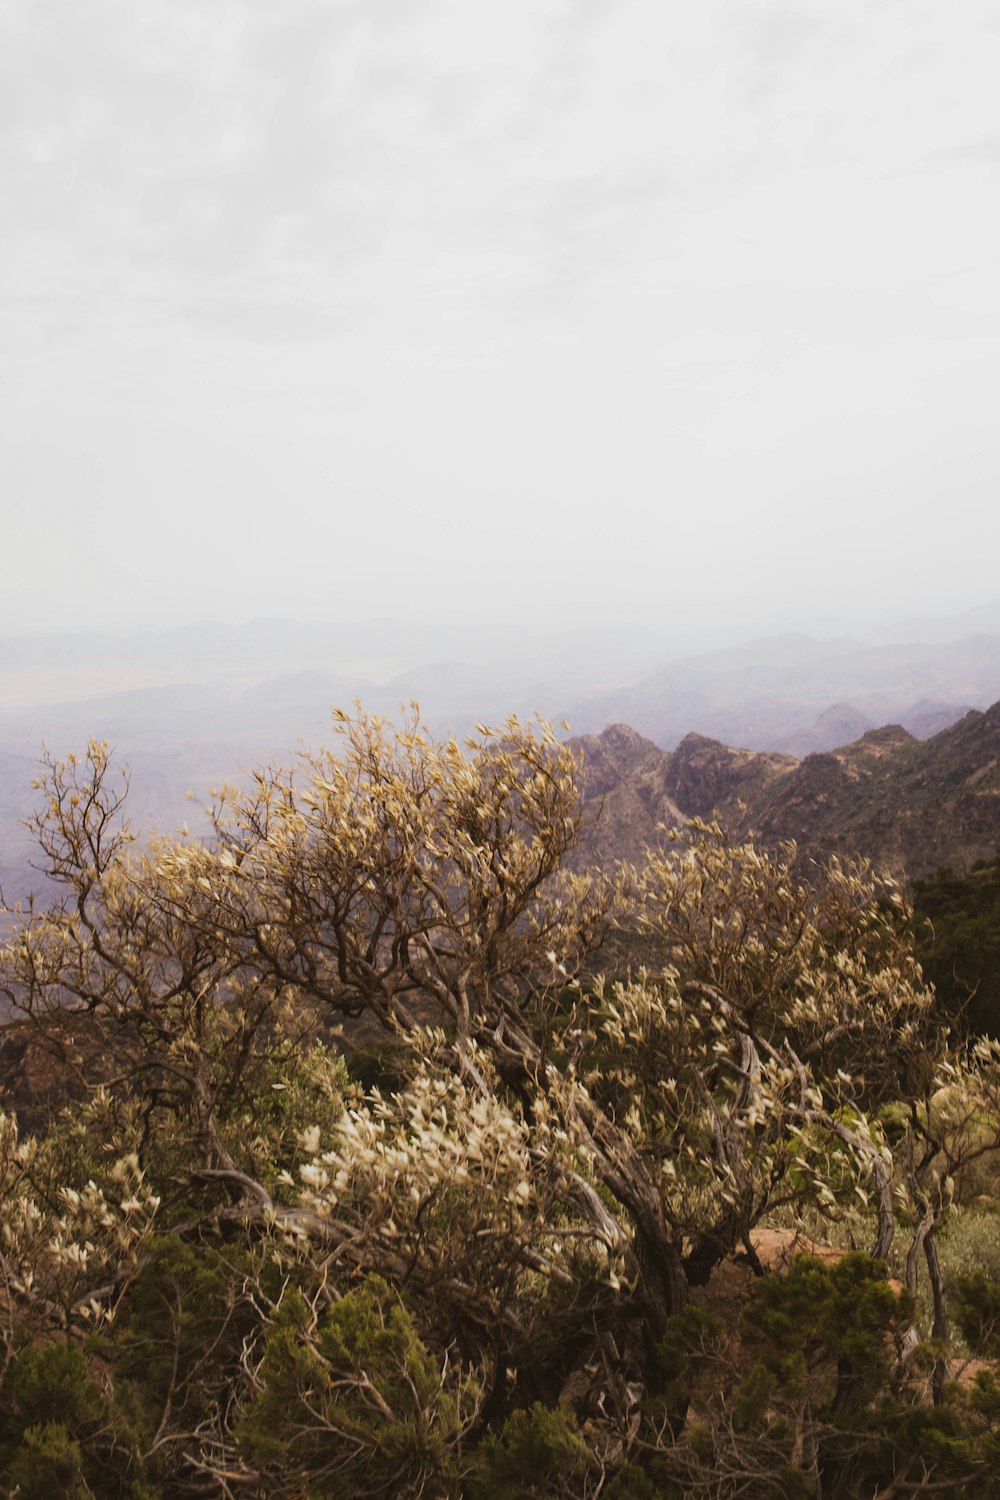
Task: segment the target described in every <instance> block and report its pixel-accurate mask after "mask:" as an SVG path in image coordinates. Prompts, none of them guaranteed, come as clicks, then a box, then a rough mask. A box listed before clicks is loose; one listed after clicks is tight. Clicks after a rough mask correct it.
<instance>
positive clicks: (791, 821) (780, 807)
mask: <svg viewBox="0 0 1000 1500" xmlns="http://www.w3.org/2000/svg"><path fill="white" fill-rule="evenodd" d="M574 743H575V744H576V745H577V746H578V747H579V748H580V749H582V750H583V752H584V756H585V762H584V764H585V767H586V770H585V776H586V782H585V786H586V792H587V797H588V799H589V801H590V802H591V803H592V805H593V809H594V815H593V818H592V821H591V823H590V826H589V828H588V830H587V834H586V838H585V844H584V849H583V850H582V851H581V862H584V863H585V862H587V861H589V860H591V859H593V860H596V861H597V862H599V863H605V862H608V861H609V860H610V859H612V858H613V857H624V858H629V859H632V860H635V859H639V858H641V855H642V851H643V850H644V849H645V848H646V847H649V846H655V845H657V844H658V843H659V842H661V841H662V839H663V837H664V834H665V833H668V832H669V830H671V829H676V828H680V827H682V826H683V825H684V824H685V823H686V822H687V821H688V820H689V819H690V818H692V817H699V818H705V819H707V818H712V817H718V819H719V821H720V822H721V823H722V825H723V826H724V827H725V828H726V829H727V831H729V832H730V833H731V834H732V835H734V836H737V837H739V836H744V835H749V834H753V835H754V836H755V837H756V838H758V839H759V840H761V841H762V842H764V843H766V844H774V843H777V842H779V841H782V840H789V839H791V840H794V841H795V842H796V843H798V844H799V845H800V847H802V848H803V849H804V850H807V851H808V852H809V853H810V854H811V855H816V856H823V855H827V854H832V853H845V854H860V855H865V856H867V857H869V858H870V859H872V860H873V861H874V862H875V863H876V864H878V865H879V866H880V867H882V868H885V869H887V870H890V871H892V872H893V873H895V874H896V875H898V876H900V877H911V878H915V877H919V876H922V875H925V874H927V873H929V872H930V871H932V870H934V869H936V868H938V867H939V866H941V865H950V866H952V867H953V868H958V869H964V868H967V867H968V866H969V865H970V864H972V863H973V862H974V861H976V860H982V859H990V858H993V857H995V856H996V854H997V852H998V851H1000V702H998V703H995V704H994V705H993V706H992V707H991V708H989V709H988V710H987V711H986V712H979V711H978V710H971V711H970V712H969V713H967V714H965V715H963V717H962V718H961V719H960V720H959V721H958V722H957V723H955V724H952V725H950V726H949V727H948V728H946V729H943V730H941V731H939V732H938V733H937V734H935V735H932V736H931V737H930V738H929V739H926V740H918V739H917V738H916V737H915V736H914V735H913V734H911V733H910V732H909V731H908V730H907V729H905V728H904V727H903V726H902V725H900V724H889V725H886V726H883V727H882V728H879V729H869V730H866V731H865V732H864V733H863V734H862V735H861V736H860V737H859V738H858V739H856V740H854V741H852V742H851V743H849V744H846V745H842V746H840V747H839V748H836V749H834V750H831V751H823V752H814V753H812V754H809V755H806V756H805V757H803V758H802V759H798V758H796V757H794V756H792V755H787V754H780V753H774V752H768V751H753V750H746V749H734V748H732V747H730V746H728V745H725V744H723V743H721V742H720V741H719V740H715V739H712V738H709V737H708V736H705V735H702V734H688V735H685V737H684V738H683V739H682V740H681V742H680V744H679V745H677V747H676V748H675V749H674V750H672V751H664V750H661V749H660V748H659V747H658V746H657V745H655V744H654V743H653V742H652V741H651V740H649V739H647V738H645V737H644V736H642V735H640V734H639V733H638V732H637V731H636V730H634V729H632V728H630V727H629V726H628V725H625V724H614V725H611V726H609V727H608V728H606V729H605V730H604V731H603V732H602V733H600V734H597V735H584V736H580V737H578V738H577V739H576V740H575V742H574Z"/></svg>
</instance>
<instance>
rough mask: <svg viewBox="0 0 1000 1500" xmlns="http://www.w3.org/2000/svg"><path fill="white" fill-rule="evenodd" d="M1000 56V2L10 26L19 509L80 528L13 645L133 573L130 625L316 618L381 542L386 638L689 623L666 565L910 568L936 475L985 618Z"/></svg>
mask: <svg viewBox="0 0 1000 1500" xmlns="http://www.w3.org/2000/svg"><path fill="white" fill-rule="evenodd" d="M998 63H1000V30H998V17H997V15H996V13H995V12H994V8H993V7H992V6H991V5H988V4H986V3H985V0H970V3H968V4H966V5H963V6H962V7H959V8H951V9H949V10H947V11H945V10H944V9H943V8H942V7H940V6H937V5H933V4H930V3H926V4H923V3H909V0H908V3H906V4H903V3H901V0H880V3H878V4H871V3H870V0H846V3H844V4H842V5H839V6H837V7H833V8H831V7H830V6H828V5H825V4H824V5H821V4H819V3H818V0H803V3H801V4H798V3H797V4H795V5H794V6H793V5H788V4H785V5H784V6H781V5H773V6H772V5H766V4H747V3H743V0H704V3H700V4H698V5H696V6H679V5H678V6H665V5H662V4H660V3H658V0H626V3H621V0H616V3H608V0H588V3H581V0H573V3H569V0H508V3H507V4H504V5H502V6H499V5H492V6H490V5H474V4H468V3H467V0H405V3H404V0H392V3H389V0H380V4H379V5H378V6H377V7H371V6H366V5H363V4H361V3H360V0H353V3H345V0H329V3H328V0H283V3H282V4H281V5H280V6H275V5H272V4H270V3H265V0H218V3H213V4H212V5H210V6H206V5H204V4H195V3H194V0H169V3H168V0H159V3H156V0H73V3H59V0H42V3H38V0H11V3H10V4H9V5H7V6H6V7H5V8H4V11H3V16H2V18H0V176H2V183H0V187H2V191H3V194H4V202H5V210H6V211H5V228H4V232H3V237H2V241H0V322H2V338H0V383H2V386H3V389H4V392H5V400H6V405H7V410H8V413H9V417H10V421H9V423H8V427H7V430H8V432H9V433H10V434H12V435H13V438H12V442H13V445H12V446H11V445H9V446H8V447H7V448H5V449H0V482H2V483H3V487H4V494H5V496H6V497H8V499H7V504H8V506H9V508H10V509H11V510H12V511H15V512H16V513H17V514H18V515H19V517H20V524H21V525H22V528H24V527H26V528H28V531H29V533H30V528H31V527H32V526H33V525H37V527H38V535H39V546H43V545H44V538H45V537H46V536H47V535H50V534H53V533H58V534H60V535H63V534H67V535H72V536H73V537H74V538H75V539H76V540H75V542H74V549H73V552H72V557H71V558H69V559H68V558H67V556H66V553H65V549H63V551H62V552H61V553H58V555H57V554H56V552H53V558H52V562H51V576H52V582H53V587H52V588H51V589H50V590H49V591H48V597H47V598H45V599H44V600H42V599H41V598H40V597H39V592H38V588H37V578H33V577H31V576H30V570H25V571H22V573H21V574H20V575H19V579H18V578H15V579H12V580H10V582H9V587H8V589H7V593H6V598H5V605H4V610H5V617H4V628H5V629H8V630H9V629H12V628H16V626H17V623H18V620H19V619H27V618H28V617H29V615H32V614H33V613H37V612H38V611H48V612H49V614H50V615H51V617H52V620H53V623H62V622H63V620H62V617H61V616H60V611H63V612H64V614H65V615H66V616H67V617H68V616H69V615H71V614H72V612H73V609H74V608H75V606H74V605H73V604H72V600H73V597H74V585H73V577H72V573H73V568H74V567H75V568H76V569H77V570H79V568H80V567H81V566H82V565H84V563H85V564H86V566H88V567H97V566H99V565H100V564H101V561H102V559H105V558H107V557H109V556H112V555H113V557H114V559H115V568H116V577H117V579H118V580H119V581H118V582H117V583H116V585H115V588H114V589H109V590H108V591H105V592H103V593H99V594H98V595H97V596H96V598H97V600H98V605H97V606H95V607H100V608H101V609H103V610H105V611H106V612H108V613H111V612H113V611H114V609H115V608H121V609H127V610H129V611H131V612H134V614H135V615H136V616H137V617H139V616H144V615H145V616H149V617H150V618H152V617H158V618H164V617H166V616H167V615H169V614H171V613H175V612H180V613H181V614H187V613H191V612H194V613H198V614H204V613H206V612H211V610H212V609H216V610H218V611H219V612H223V613H226V612H229V613H232V612H237V613H239V612H243V613H246V612H248V611H247V610H245V609H244V607H243V601H245V600H246V599H247V598H250V597H252V596H253V595H254V593H255V591H256V592H260V593H261V594H262V595H263V596H264V597H267V595H268V594H270V595H272V596H273V597H274V598H275V599H277V598H280V599H283V600H285V601H286V604H287V607H290V608H291V607H295V608H297V609H298V610H300V611H301V612H302V613H304V614H314V613H316V612H318V611H319V609H320V607H321V606H324V607H325V605H326V603H327V602H328V597H329V595H328V589H327V575H326V574H325V573H324V568H323V563H322V559H323V558H325V557H329V556H338V557H339V558H341V559H343V557H344V555H345V553H346V554H351V553H354V554H360V553H362V552H364V553H365V554H366V556H367V555H369V554H370V553H371V551H372V548H373V547H374V548H375V550H376V553H377V554H378V555H379V556H380V558H381V561H380V563H379V564H376V561H375V560H372V561H371V563H370V565H366V567H365V568H362V569H355V570H353V571H351V570H350V569H348V568H347V567H346V565H345V564H344V563H343V561H341V562H340V563H339V564H338V566H339V569H340V572H339V580H340V582H339V587H340V588H341V589H343V590H346V593H347V596H349V598H350V600H351V601H352V604H351V607H352V608H354V607H357V608H362V607H363V606H364V602H365V599H366V598H367V597H372V596H374V594H376V593H377V594H378V595H379V596H380V597H379V598H378V599H377V601H375V600H374V598H373V602H375V603H377V607H378V608H380V609H381V608H383V607H384V606H385V603H386V597H387V596H388V597H389V598H390V599H391V597H392V596H393V594H394V593H395V592H396V591H403V594H402V601H401V602H402V603H403V604H404V605H405V607H406V608H412V609H414V610H424V611H427V612H435V611H446V612H447V611H449V610H458V609H464V608H468V607H471V601H473V600H474V598H475V596H476V591H477V589H478V590H479V591H480V592H481V591H482V590H483V589H484V588H486V589H487V591H488V592H489V593H490V596H491V597H495V596H496V595H498V594H500V593H502V592H503V591H504V590H505V589H506V588H507V587H508V586H509V585H510V584H511V581H512V580H513V581H514V583H515V584H516V581H517V579H518V578H521V579H524V580H525V581H527V580H529V579H534V581H535V582H534V585H533V587H534V588H535V592H536V595H537V594H538V592H539V590H542V585H543V582H544V581H545V580H551V578H552V577H553V575H554V574H558V575H559V576H560V577H566V578H574V579H575V580H576V581H575V583H574V584H573V586H572V587H571V588H567V589H566V590H565V593H567V594H569V595H570V596H571V597H572V599H574V600H583V599H586V598H587V597H588V596H595V597H600V598H601V599H602V600H603V601H604V602H605V604H606V605H608V606H610V607H612V608H614V607H618V606H620V607H621V608H623V609H625V608H628V609H631V608H633V607H634V606H635V604H636V600H637V599H638V600H640V601H641V602H642V604H643V607H644V608H647V609H648V611H649V612H650V613H651V614H654V613H655V612H656V610H657V608H659V607H660V606H659V601H658V596H657V578H658V577H659V576H660V574H661V570H662V567H663V560H664V559H665V558H666V557H670V558H671V559H672V570H673V571H672V581H671V589H672V590H673V592H674V593H675V594H676V593H677V592H678V591H685V590H686V591H687V594H688V595H690V597H691V599H692V600H694V599H695V598H696V597H697V592H698V590H699V588H700V587H701V573H702V571H703V570H704V569H706V568H708V567H712V568H713V569H714V570H715V571H716V572H717V573H718V572H720V570H721V576H722V577H723V578H724V581H725V586H726V588H727V590H728V591H730V592H731V593H734V594H735V595H738V596H741V597H744V598H745V600H746V608H747V609H748V610H751V609H754V608H756V607H757V604H758V602H759V595H760V593H761V590H762V586H763V587H764V588H765V589H766V587H767V586H768V581H770V582H771V583H774V582H775V581H776V580H778V579H782V580H784V579H787V577H788V576H789V575H795V574H796V573H797V572H801V571H802V570H803V568H805V567H806V565H807V561H809V560H810V559H812V557H813V556H814V554H815V551H816V544H817V539H818V538H820V537H821V536H822V537H823V538H824V552H823V555H829V554H828V553H827V552H826V550H825V549H826V524H827V522H826V518H825V517H824V516H822V515H821V514H820V512H821V510H822V505H829V504H833V503H834V502H835V501H836V503H837V504H844V505H846V506H847V507H848V509H850V506H851V505H855V504H858V505H862V506H863V507H864V511H865V514H866V516H867V517H868V519H869V522H870V524H872V525H874V526H875V528H876V530H878V529H879V528H880V527H882V529H883V530H884V531H885V535H886V536H887V537H888V536H889V535H890V534H891V533H892V532H893V528H896V530H897V531H900V530H904V529H905V528H901V527H900V526H899V518H900V516H901V515H903V514H904V513H908V514H909V515H910V516H911V517H912V516H914V515H923V516H925V517H929V516H931V515H932V514H933V509H934V505H935V503H936V496H937V494H938V491H937V490H936V489H935V488H934V485H937V484H940V485H941V486H943V487H944V488H947V489H948V492H949V493H948V499H947V505H948V507H949V512H950V513H951V514H959V515H961V516H962V517H963V518H964V520H965V521H966V524H968V525H972V524H975V525H977V526H978V529H979V534H978V539H977V547H976V549H975V553H976V557H975V560H974V561H973V562H970V560H969V557H968V552H969V547H968V543H967V539H966V538H965V537H964V536H962V535H960V534H957V533H956V534H952V533H950V532H949V531H948V529H947V528H942V529H941V534H938V533H937V531H936V530H935V529H934V528H933V527H931V526H930V525H923V526H916V527H913V528H911V531H912V535H910V534H908V535H907V536H906V538H905V546H904V544H903V542H902V541H899V542H898V543H897V545H898V547H899V549H900V550H899V557H900V558H903V557H905V558H907V559H908V562H907V564H906V568H905V569H902V570H900V569H899V568H897V569H895V570H894V571H895V573H896V574H897V575H899V576H898V577H897V578H896V580H895V581H894V583H893V585H892V586H893V588H895V589H896V590H897V592H899V593H900V594H902V593H904V592H905V587H906V581H905V575H906V571H907V569H908V570H909V572H910V574H911V575H912V576H913V577H914V578H917V577H918V576H919V578H920V579H921V583H920V587H921V588H925V587H926V578H927V566H925V563H926V560H927V559H930V558H933V560H934V564H935V567H936V577H937V580H938V584H939V586H940V588H941V590H942V596H947V599H948V601H949V602H950V601H953V600H955V599H957V598H958V597H959V596H960V595H964V593H965V592H967V589H966V583H965V582H964V581H963V578H962V576H961V575H962V572H963V570H965V569H969V568H971V570H972V572H973V573H974V572H975V570H976V569H977V568H979V559H981V558H983V557H989V556H990V555H991V553H992V554H995V551H996V544H997V542H998V541H1000V523H998V522H997V520H996V519H995V518H994V508H992V507H991V508H990V510H989V511H988V512H987V511H986V509H985V497H987V496H990V495H992V494H993V493H995V490H996V487H997V481H998V480H1000V454H998V452H997V447H996V444H995V443H994V441H993V438H992V431H993V417H992V412H991V410H990V404H991V403H990V401H989V400H988V399H987V398H986V395H985V394H984V393H986V392H989V391H990V390H992V389H995V388H996V384H997V377H998V374H1000V369H998V366H1000V343H998V335H1000V290H998V287H997V284H996V277H995V266H996V264H997V261H998V258H1000V209H998V206H997V199H996V194H995V192H994V191H993V186H994V183H995V173H996V163H997V159H998V153H997V150H996V142H997V140H998V139H1000V120H998V110H997V105H996V98H995V83H994V80H995V77H996V73H997V65H998ZM970 454H971V455H974V460H973V461H972V463H971V467H970V464H969V462H968V461H967V459H966V457H965V456H966V455H970ZM26 455H29V457H26ZM950 472H954V473H955V474H956V475H958V476H960V477H959V479H958V480H957V481H956V483H958V484H959V485H960V487H961V488H960V491H959V493H958V494H956V493H955V492H954V486H951V485H949V484H947V482H946V479H945V477H944V476H946V475H948V474H949V473H950ZM930 476H933V484H932V483H931V479H930ZM816 496H819V497H822V504H821V503H820V501H817V500H814V498H813V497H816ZM87 514H99V515H100V516H101V518H102V520H101V534H100V537H99V536H98V535H97V533H96V532H91V533H88V532H87V528H86V526H85V525H83V524H82V523H81V519H80V518H81V515H87ZM796 514H798V515H799V517H800V524H798V525H796V526H794V527H793V526H790V525H788V524H787V520H788V517H789V516H792V515H796ZM372 515H375V516H377V517H378V518H379V519H378V525H377V528H376V530H375V532H374V535H371V534H370V533H369V531H368V530H367V529H366V528H368V525H369V521H370V517H371V516H372ZM275 516H276V517H280V518H281V520H282V522H283V523H286V524H287V526H288V528H289V534H290V535H293V536H298V537H301V538H305V539H307V540H306V543H305V547H306V550H305V551H303V552H300V553H299V554H296V553H295V551H294V549H292V550H271V549H269V548H268V547H267V546H262V545H260V544H259V542H258V541H257V540H256V538H257V537H258V535H259V533H260V530H261V528H263V527H265V526H266V525H267V523H268V521H267V518H268V517H275ZM422 516H427V517H430V518H432V523H433V524H430V525H426V526H424V525H422V524H421V517H422ZM706 516H711V517H712V518H713V519H712V522H711V524H710V525H706V524H704V518H705V517H706ZM973 517H976V519H975V521H974V520H973ZM247 518H254V519H253V526H252V529H251V534H250V536H249V537H248V536H246V535H244V534H243V531H242V527H243V526H244V524H246V523H247ZM883 521H884V526H883ZM880 534H881V533H880ZM932 534H933V540H931V537H932ZM109 539H110V540H109ZM22 545H23V544H22ZM921 547H923V548H924V551H923V553H921V552H920V548H921ZM532 548H534V549H535V553H534V555H533V553H532ZM845 549H846V550H845V558H844V561H843V566H844V567H848V568H849V566H850V563H849V557H850V549H849V548H848V547H847V546H846V543H845ZM30 550H31V549H30V546H29V551H30ZM866 566H868V565H867V564H866ZM859 567H860V564H859ZM809 568H810V571H812V563H811V561H809ZM414 569H416V570H417V573H418V575H419V576H422V577H424V578H430V577H431V576H433V578H434V586H433V588H428V589H427V590H426V591H423V590H421V589H420V588H417V589H416V590H414V589H413V588H412V587H409V586H408V585H409V584H410V582H411V580H412V578H413V573H414ZM235 573H238V574H239V577H238V579H234V576H233V575H234V574H235ZM859 576H860V573H859ZM977 576H978V574H977ZM824 587H825V586H824V584H823V582H822V579H820V580H819V581H817V580H816V579H813V581H812V583H811V585H810V589H809V590H808V591H807V596H808V597H812V598H814V599H815V600H816V601H817V603H818V605H821V606H822V607H823V608H826V607H827V605H828V604H829V600H828V599H827V598H825V597H822V598H821V597H820V596H821V595H823V592H824ZM543 592H544V591H543ZM827 592H828V593H829V596H830V599H833V598H835V597H842V596H843V586H842V580H837V581H834V580H831V581H830V584H829V588H828V590H827ZM287 601H290V603H288V602H287ZM902 602H904V603H906V604H907V605H909V604H913V605H916V604H917V603H920V602H922V601H920V600H918V599H917V598H916V597H914V598H913V599H911V600H902ZM546 607H550V608H555V607H556V600H555V598H553V602H552V603H551V605H548V606H546ZM256 611H257V605H254V607H253V610H250V611H249V612H256Z"/></svg>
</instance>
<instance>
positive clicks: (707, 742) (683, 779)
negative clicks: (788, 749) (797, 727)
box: [665, 734, 795, 818]
mask: <svg viewBox="0 0 1000 1500" xmlns="http://www.w3.org/2000/svg"><path fill="white" fill-rule="evenodd" d="M666 759H667V763H668V764H667V770H666V778H665V780H666V786H667V789H668V791H669V793H670V796H671V797H672V799H673V800H674V802H676V804H677V806H678V807H680V808H683V809H684V811H685V812H686V813H687V814H688V815H689V816H690V815H692V814H694V815H696V816H698V817H700V818H708V817H711V815H712V814H713V813H714V812H717V811H718V812H728V813H730V814H732V813H733V812H735V810H736V807H737V804H739V803H741V802H746V803H749V802H751V801H756V800H757V799H758V798H759V797H761V796H762V795H763V793H764V792H765V791H766V789H767V788H768V787H769V786H770V785H771V784H772V782H774V781H776V780H778V779H780V778H781V777H783V776H785V775H787V774H788V773H789V772H790V771H791V770H792V769H793V768H794V766H795V758H794V756H791V755H778V754H775V753H773V752H770V751H757V750H733V749H731V748H730V747H729V746H728V745H723V744H721V743H720V742H719V741H718V740H712V739H708V738H707V737H706V736H705V735H703V734H689V735H686V736H685V737H684V739H682V740H681V742H680V744H679V745H678V746H677V749H676V750H674V751H673V753H672V754H671V755H669V756H667V757H666Z"/></svg>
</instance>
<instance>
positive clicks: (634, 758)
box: [571, 724, 663, 799]
mask: <svg viewBox="0 0 1000 1500" xmlns="http://www.w3.org/2000/svg"><path fill="white" fill-rule="evenodd" d="M571 743H572V744H573V745H574V746H575V747H576V749H578V750H582V751H583V752H584V756H585V760H584V787H585V791H586V796H587V798H588V799H590V798H593V797H603V796H605V795H606V793H608V792H610V791H612V790H613V789H614V788H615V787H616V786H618V785H619V784H620V782H621V781H622V780H623V779H624V777H625V776H627V775H628V774H629V772H631V771H634V770H635V769H636V767H637V766H641V765H642V764H643V762H644V761H647V760H659V759H661V758H662V756H663V751H662V750H661V749H660V748H659V747H658V746H657V745H654V744H653V741H652V740H647V739H645V738H644V737H643V736H642V735H641V734H638V733H637V732H636V730H634V729H630V728H629V726H628V725H627V724H609V725H608V727H607V729H605V730H603V732H602V733H601V734H584V735H580V736H579V737H578V738H577V739H574V740H572V741H571Z"/></svg>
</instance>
